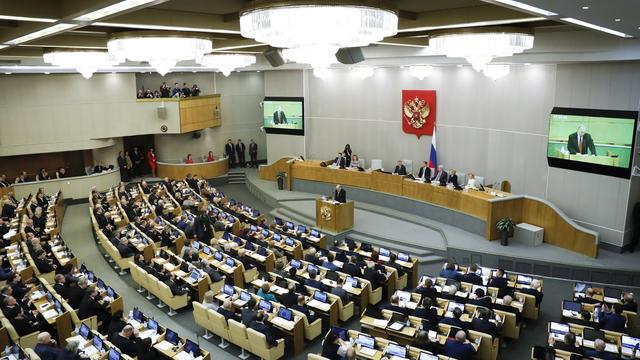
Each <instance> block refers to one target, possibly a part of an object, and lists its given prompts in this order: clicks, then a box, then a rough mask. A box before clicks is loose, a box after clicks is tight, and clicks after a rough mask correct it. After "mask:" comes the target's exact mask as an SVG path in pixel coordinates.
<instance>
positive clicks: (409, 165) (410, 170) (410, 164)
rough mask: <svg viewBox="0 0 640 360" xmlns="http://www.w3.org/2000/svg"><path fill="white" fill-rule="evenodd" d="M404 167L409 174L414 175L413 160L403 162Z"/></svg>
mask: <svg viewBox="0 0 640 360" xmlns="http://www.w3.org/2000/svg"><path fill="white" fill-rule="evenodd" d="M402 163H403V164H404V167H405V168H406V169H407V174H413V160H406V159H405V160H402Z"/></svg>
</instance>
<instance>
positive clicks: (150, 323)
mask: <svg viewBox="0 0 640 360" xmlns="http://www.w3.org/2000/svg"><path fill="white" fill-rule="evenodd" d="M147 329H149V330H153V331H155V332H158V322H157V321H155V320H153V319H149V321H147Z"/></svg>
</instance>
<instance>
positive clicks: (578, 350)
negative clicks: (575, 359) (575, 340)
mask: <svg viewBox="0 0 640 360" xmlns="http://www.w3.org/2000/svg"><path fill="white" fill-rule="evenodd" d="M553 348H554V349H558V350H562V351H568V352H572V353H576V354H580V355H582V354H584V349H583V348H582V347H580V346H575V345H571V344H565V343H563V342H561V341H557V342H555V343H554V344H553Z"/></svg>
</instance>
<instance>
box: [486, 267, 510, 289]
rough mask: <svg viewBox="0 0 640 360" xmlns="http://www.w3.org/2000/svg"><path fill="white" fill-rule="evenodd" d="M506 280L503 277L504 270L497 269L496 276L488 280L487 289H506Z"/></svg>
mask: <svg viewBox="0 0 640 360" xmlns="http://www.w3.org/2000/svg"><path fill="white" fill-rule="evenodd" d="M508 284H509V282H508V280H507V278H506V277H505V276H504V270H502V269H498V270H496V276H494V277H493V278H491V280H489V285H488V286H489V287H495V288H498V289H506V288H507V287H508Z"/></svg>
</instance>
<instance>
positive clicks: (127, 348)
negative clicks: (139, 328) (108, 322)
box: [111, 334, 138, 357]
mask: <svg viewBox="0 0 640 360" xmlns="http://www.w3.org/2000/svg"><path fill="white" fill-rule="evenodd" d="M111 342H112V343H113V345H115V346H116V347H118V349H120V352H122V353H124V354H127V355H129V356H131V357H134V356H136V355H138V344H136V341H135V337H134V336H131V337H128V338H127V337H124V336H122V335H120V334H114V336H113V339H111Z"/></svg>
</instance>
